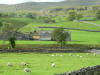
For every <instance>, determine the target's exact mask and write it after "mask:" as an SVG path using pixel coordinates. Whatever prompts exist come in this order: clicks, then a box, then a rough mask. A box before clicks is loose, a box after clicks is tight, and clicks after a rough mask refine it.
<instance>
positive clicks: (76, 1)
mask: <svg viewBox="0 0 100 75" xmlns="http://www.w3.org/2000/svg"><path fill="white" fill-rule="evenodd" d="M87 5H100V0H65V1H62V2H26V3H21V4H15V5H5V4H0V11H20V10H21V11H27V10H30V11H32V10H42V9H46V8H51V7H58V6H59V7H63V6H87Z"/></svg>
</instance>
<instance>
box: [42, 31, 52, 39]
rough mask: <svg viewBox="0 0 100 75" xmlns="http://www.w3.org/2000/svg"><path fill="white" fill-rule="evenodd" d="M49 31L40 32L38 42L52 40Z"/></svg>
mask: <svg viewBox="0 0 100 75" xmlns="http://www.w3.org/2000/svg"><path fill="white" fill-rule="evenodd" d="M51 33H52V32H51V31H40V40H52V38H51Z"/></svg>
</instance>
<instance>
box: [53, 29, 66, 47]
mask: <svg viewBox="0 0 100 75" xmlns="http://www.w3.org/2000/svg"><path fill="white" fill-rule="evenodd" d="M51 37H52V39H53V40H56V41H57V42H58V44H60V47H61V48H63V46H64V45H65V44H66V41H67V37H68V32H65V31H64V29H63V28H57V29H55V30H53V32H52V34H51Z"/></svg>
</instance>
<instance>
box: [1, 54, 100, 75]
mask: <svg viewBox="0 0 100 75" xmlns="http://www.w3.org/2000/svg"><path fill="white" fill-rule="evenodd" d="M51 55H52V54H39V53H1V54H0V67H1V69H0V75H54V74H55V73H63V72H70V71H73V70H78V69H80V68H82V67H87V66H94V65H100V59H99V58H100V55H97V56H93V54H92V53H91V54H89V55H86V53H74V54H72V55H73V56H69V53H62V54H61V53H57V55H58V56H54V57H53V56H51ZM54 55H56V54H55V53H54ZM60 55H63V56H62V57H61V56H60ZM77 55H79V56H83V58H80V57H78V56H77ZM91 58H92V59H91ZM8 62H11V63H13V66H12V67H8V66H7V63H8ZM21 62H26V63H27V64H28V65H27V66H25V67H22V66H21ZM52 63H55V64H56V67H55V68H52V67H51V64H52ZM26 67H29V68H30V69H31V71H32V72H31V73H24V68H26Z"/></svg>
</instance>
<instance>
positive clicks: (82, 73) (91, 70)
mask: <svg viewBox="0 0 100 75" xmlns="http://www.w3.org/2000/svg"><path fill="white" fill-rule="evenodd" d="M55 75H100V65H97V66H93V67H87V68H81V69H80V70H78V71H73V72H69V73H63V74H55Z"/></svg>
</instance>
